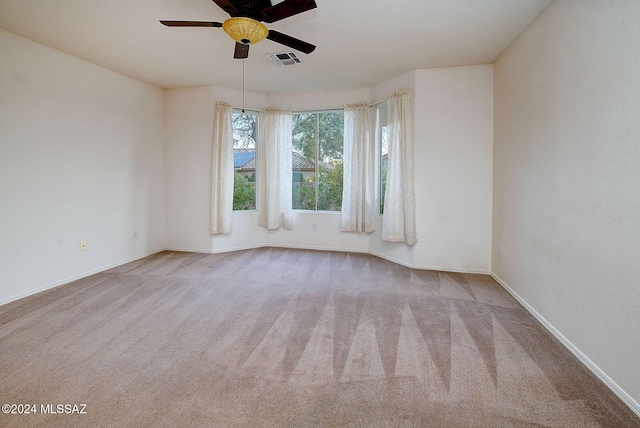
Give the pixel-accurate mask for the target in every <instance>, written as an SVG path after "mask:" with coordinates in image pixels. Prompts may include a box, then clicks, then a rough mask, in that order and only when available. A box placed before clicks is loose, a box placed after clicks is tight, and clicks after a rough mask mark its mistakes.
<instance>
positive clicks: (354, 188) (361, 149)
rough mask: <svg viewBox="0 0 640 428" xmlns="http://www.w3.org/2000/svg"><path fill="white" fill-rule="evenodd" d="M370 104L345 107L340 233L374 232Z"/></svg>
mask: <svg viewBox="0 0 640 428" xmlns="http://www.w3.org/2000/svg"><path fill="white" fill-rule="evenodd" d="M370 133H371V123H370V119H369V106H368V105H366V104H352V105H347V106H345V108H344V154H343V162H344V175H343V185H342V217H341V226H340V227H341V230H342V231H343V232H366V233H370V232H373V231H375V221H374V216H375V201H374V196H373V195H374V192H373V186H374V178H373V177H374V171H373V169H374V162H375V160H374V159H375V158H374V148H373V147H372V144H373V141H372V140H371V138H370Z"/></svg>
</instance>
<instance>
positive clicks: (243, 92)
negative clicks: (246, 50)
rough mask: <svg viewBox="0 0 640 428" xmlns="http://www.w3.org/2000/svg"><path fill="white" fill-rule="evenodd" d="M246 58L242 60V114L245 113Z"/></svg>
mask: <svg viewBox="0 0 640 428" xmlns="http://www.w3.org/2000/svg"><path fill="white" fill-rule="evenodd" d="M244 60H245V59H244V58H242V112H243V113H244Z"/></svg>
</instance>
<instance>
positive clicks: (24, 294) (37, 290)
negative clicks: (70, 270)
mask: <svg viewBox="0 0 640 428" xmlns="http://www.w3.org/2000/svg"><path fill="white" fill-rule="evenodd" d="M160 251H164V248H160V249H158V250H152V251H149V252H147V253H144V254H142V255H137V256H134V257H131V258H129V259H124V260H120V261H118V262H115V263H110V264H109V265H107V266H102V267H100V268H97V269H92V270H90V271H87V272H83V273H81V274H78V275H73V276H70V277H68V278H65V279H61V280H59V281H55V282H52V283H50V284H47V285H44V286H42V287H38V288H33V289H31V290H27V291H24V292H22V293H19V294H14V295H13V296H9V297H5V298H4V299H0V306H2V305H6V304H7V303H11V302H15V301H16V300H20V299H22V298H25V297H29V296H33V295H34V294H38V293H41V292H43V291H47V290H50V289H52V288H56V287H60V286H61V285H65V284H68V283H70V282H73V281H77V280H79V279H82V278H86V277H88V276H91V275H95V274H96V273H100V272H104V271H105V270H109V269H112V268H114V267H117V266H120V265H123V264H126V263H130V262H134V261H136V260H140V259H142V258H145V257H148V256H150V255H152V254H156V253H159V252H160Z"/></svg>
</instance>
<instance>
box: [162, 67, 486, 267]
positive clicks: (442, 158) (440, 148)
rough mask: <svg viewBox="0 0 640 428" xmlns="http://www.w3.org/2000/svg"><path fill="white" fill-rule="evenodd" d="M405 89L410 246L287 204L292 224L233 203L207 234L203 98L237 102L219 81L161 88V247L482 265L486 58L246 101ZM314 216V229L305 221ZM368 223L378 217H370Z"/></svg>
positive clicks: (304, 101)
mask: <svg viewBox="0 0 640 428" xmlns="http://www.w3.org/2000/svg"><path fill="white" fill-rule="evenodd" d="M404 89H410V90H412V91H413V93H414V116H415V120H414V129H415V137H414V139H415V144H416V151H415V155H416V183H417V185H416V199H417V204H418V213H417V220H418V225H417V227H418V239H419V242H418V244H416V246H414V247H408V246H406V245H404V244H398V243H388V242H383V241H382V240H381V239H380V234H379V232H376V233H374V234H372V235H366V234H356V233H343V232H341V231H340V213H329V212H305V211H294V215H293V231H287V230H277V231H268V230H265V229H263V228H259V227H257V225H256V224H257V215H256V213H255V212H253V211H250V212H235V213H234V215H233V224H232V232H231V233H230V234H225V235H216V236H213V237H212V236H211V235H210V233H209V212H210V208H209V204H210V195H209V192H210V179H211V138H212V126H213V105H214V103H215V102H216V101H227V102H229V103H231V104H233V105H234V106H236V107H239V106H241V103H242V93H241V92H240V91H235V90H231V89H222V88H213V90H211V88H206V87H202V88H187V89H172V90H168V91H167V119H166V120H167V187H166V188H167V210H166V212H167V248H171V249H180V250H192V251H204V252H212V251H213V252H218V251H229V250H235V249H241V248H251V247H257V246H264V245H274V246H284V247H303V248H313V249H326V250H343V251H362V252H371V253H374V254H378V255H380V256H382V257H385V258H388V259H391V260H396V261H398V262H400V263H403V264H405V265H409V266H416V267H428V268H433V269H448V270H457V271H470V272H485V273H486V272H489V265H490V249H491V192H492V172H491V168H492V126H493V123H492V121H493V111H492V109H493V105H492V97H493V68H492V66H490V65H489V66H486V65H483V66H473V67H458V68H447V69H439V70H419V71H415V72H411V73H407V74H404V75H402V76H398V77H396V78H394V79H390V80H389V81H386V82H382V83H380V84H379V85H376V86H375V87H373V88H360V89H352V90H343V91H322V92H305V93H284V94H269V95H264V94H251V93H248V94H247V95H246V97H245V98H246V99H245V106H246V108H250V107H251V108H257V109H262V108H265V107H267V106H269V107H280V108H291V109H293V110H295V111H302V110H326V109H333V108H341V107H343V106H344V105H345V104H350V103H358V102H378V101H383V100H385V99H386V98H387V96H389V95H390V94H392V93H393V92H396V91H399V90H404ZM314 225H315V229H314V227H313V226H314ZM377 226H378V230H380V229H381V218H380V217H378V218H377Z"/></svg>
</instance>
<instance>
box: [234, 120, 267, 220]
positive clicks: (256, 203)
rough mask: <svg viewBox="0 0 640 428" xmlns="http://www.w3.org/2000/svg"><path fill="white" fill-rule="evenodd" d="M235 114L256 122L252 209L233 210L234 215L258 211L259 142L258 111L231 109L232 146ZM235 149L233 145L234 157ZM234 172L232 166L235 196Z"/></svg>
mask: <svg viewBox="0 0 640 428" xmlns="http://www.w3.org/2000/svg"><path fill="white" fill-rule="evenodd" d="M235 114H246V115H251V116H255V118H256V122H255V123H256V125H255V139H254V147H253V151H254V159H255V165H256V167H255V169H254V172H253V174H254V177H255V179H254V181H253V182H254V183H255V184H254V185H253V189H254V192H255V199H254V208H251V209H240V210H237V209H233V212H234V213H236V212H237V213H241V212H252V211H253V212H255V211H257V210H258V198H259V195H258V193H259V192H258V180H259V177H258V145H259V144H260V142H259V140H260V111H259V110H252V109H240V108H234V109H233V111H232V113H231V115H232V116H231V134H232V135H231V139H232V144H234V141H233V133H234V129H233V115H235ZM235 149H236V147H235V144H234V147H233V150H234V156H235ZM236 172H237V170H236V167H235V165H234V167H233V176H234V196H235V174H236Z"/></svg>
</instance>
